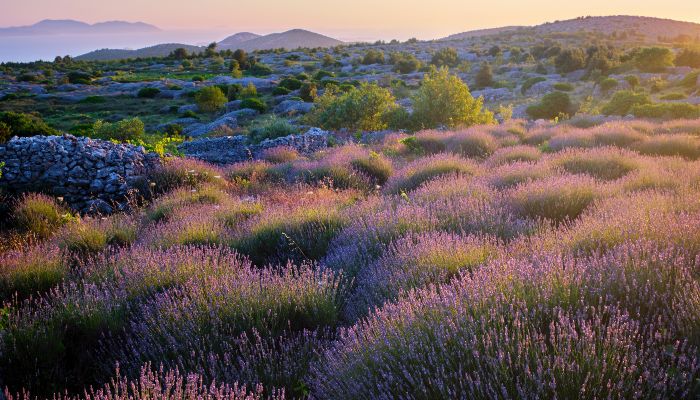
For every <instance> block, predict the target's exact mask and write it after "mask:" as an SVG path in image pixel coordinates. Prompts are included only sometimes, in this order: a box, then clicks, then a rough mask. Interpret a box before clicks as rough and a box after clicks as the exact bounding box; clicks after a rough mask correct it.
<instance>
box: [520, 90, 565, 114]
mask: <svg viewBox="0 0 700 400" xmlns="http://www.w3.org/2000/svg"><path fill="white" fill-rule="evenodd" d="M525 112H527V114H528V115H529V116H530V117H532V118H535V119H554V118H558V117H561V116H571V115H572V114H573V113H574V112H575V109H574V105H573V103H572V102H571V98H569V95H568V94H566V93H564V92H552V93H547V94H546V95H544V97H542V100H540V103H539V104H536V105H532V106H530V107H528V108H527V109H526V110H525Z"/></svg>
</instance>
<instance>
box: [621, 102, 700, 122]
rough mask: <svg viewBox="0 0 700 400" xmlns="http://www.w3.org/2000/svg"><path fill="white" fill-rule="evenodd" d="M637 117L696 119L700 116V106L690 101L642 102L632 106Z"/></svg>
mask: <svg viewBox="0 0 700 400" xmlns="http://www.w3.org/2000/svg"><path fill="white" fill-rule="evenodd" d="M631 112H632V114H634V116H635V117H637V118H663V119H695V118H700V107H698V106H696V105H694V104H688V103H657V104H641V105H636V106H634V107H632V110H631Z"/></svg>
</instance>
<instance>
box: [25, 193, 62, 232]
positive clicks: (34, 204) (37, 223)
mask: <svg viewBox="0 0 700 400" xmlns="http://www.w3.org/2000/svg"><path fill="white" fill-rule="evenodd" d="M13 215H14V222H15V226H16V227H17V228H18V229H20V230H21V231H23V232H28V233H31V234H34V235H36V236H37V237H39V238H48V237H49V236H51V235H53V234H54V232H56V230H58V228H60V227H61V226H62V225H63V224H65V223H66V221H67V220H69V219H70V214H69V213H68V212H67V211H66V210H65V209H64V208H63V207H61V206H59V205H58V203H57V202H56V201H55V200H54V199H52V198H50V197H48V196H43V195H27V196H25V197H23V198H22V199H21V200H20V201H19V203H17V206H16V207H15V209H14V213H13Z"/></svg>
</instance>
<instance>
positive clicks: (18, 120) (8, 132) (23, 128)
mask: <svg viewBox="0 0 700 400" xmlns="http://www.w3.org/2000/svg"><path fill="white" fill-rule="evenodd" d="M0 124H2V125H0V143H4V142H6V141H7V140H10V138H11V137H12V136H19V137H28V136H35V135H44V136H53V135H58V134H60V133H59V132H58V131H57V130H55V129H53V128H51V127H50V126H48V125H46V123H45V122H44V121H43V120H42V119H41V118H40V117H37V116H34V115H32V114H25V113H18V112H14V111H6V112H0Z"/></svg>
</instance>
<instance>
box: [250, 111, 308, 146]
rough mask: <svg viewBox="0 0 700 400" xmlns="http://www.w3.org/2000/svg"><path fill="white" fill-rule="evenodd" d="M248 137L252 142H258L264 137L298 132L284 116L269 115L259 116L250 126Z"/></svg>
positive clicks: (268, 137)
mask: <svg viewBox="0 0 700 400" xmlns="http://www.w3.org/2000/svg"><path fill="white" fill-rule="evenodd" d="M249 131H250V133H249V134H248V137H249V138H250V140H251V141H253V142H254V143H260V142H262V141H263V140H266V139H276V138H278V137H284V136H289V135H293V134H295V133H299V129H298V128H296V127H295V126H294V125H292V124H290V123H289V121H287V120H286V119H284V118H280V117H278V116H276V115H269V116H267V117H264V118H261V119H259V120H257V121H255V123H254V124H253V125H252V126H251V127H250V129H249Z"/></svg>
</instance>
